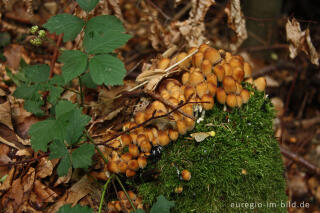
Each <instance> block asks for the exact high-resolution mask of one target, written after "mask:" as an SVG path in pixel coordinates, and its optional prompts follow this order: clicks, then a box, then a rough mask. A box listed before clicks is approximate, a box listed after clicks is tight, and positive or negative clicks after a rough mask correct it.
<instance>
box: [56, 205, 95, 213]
mask: <svg viewBox="0 0 320 213" xmlns="http://www.w3.org/2000/svg"><path fill="white" fill-rule="evenodd" d="M57 213H93V210H92V209H91V208H89V207H88V206H81V205H79V204H77V205H75V206H74V207H73V208H71V204H66V205H63V206H62V207H60V209H59V211H58V212H57Z"/></svg>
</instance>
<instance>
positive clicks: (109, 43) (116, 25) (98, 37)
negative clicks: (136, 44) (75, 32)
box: [83, 15, 131, 54]
mask: <svg viewBox="0 0 320 213" xmlns="http://www.w3.org/2000/svg"><path fill="white" fill-rule="evenodd" d="M124 32H125V29H124V27H123V25H122V23H121V21H120V20H119V19H118V18H116V17H115V16H108V15H104V16H96V17H94V18H92V19H90V20H89V21H88V23H87V26H86V29H85V35H84V39H83V46H84V48H85V50H86V52H87V53H89V54H98V53H110V52H112V51H113V50H114V49H116V48H119V47H121V46H123V45H124V44H125V43H126V42H127V41H128V40H129V39H130V37H131V36H130V35H128V34H125V33H124Z"/></svg>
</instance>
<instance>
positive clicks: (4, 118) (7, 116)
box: [0, 101, 13, 130]
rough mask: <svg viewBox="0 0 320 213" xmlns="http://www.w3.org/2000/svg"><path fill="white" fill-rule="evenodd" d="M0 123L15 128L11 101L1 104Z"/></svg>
mask: <svg viewBox="0 0 320 213" xmlns="http://www.w3.org/2000/svg"><path fill="white" fill-rule="evenodd" d="M0 123H3V124H4V125H6V126H7V127H9V128H10V129H11V130H13V126H12V121H11V107H10V102H9V101H6V102H4V103H2V104H0Z"/></svg>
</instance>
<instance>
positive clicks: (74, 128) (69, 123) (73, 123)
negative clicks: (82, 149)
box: [58, 108, 91, 145]
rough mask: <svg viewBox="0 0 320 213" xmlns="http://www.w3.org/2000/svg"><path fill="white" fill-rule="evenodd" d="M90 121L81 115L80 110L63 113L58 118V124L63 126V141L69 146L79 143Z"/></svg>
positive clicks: (87, 117)
mask: <svg viewBox="0 0 320 213" xmlns="http://www.w3.org/2000/svg"><path fill="white" fill-rule="evenodd" d="M90 119H91V117H89V116H87V115H85V114H82V112H81V109H80V108H76V109H74V110H72V111H70V112H68V113H65V114H63V115H62V116H61V117H60V118H59V120H58V122H59V123H60V122H61V125H64V126H65V127H64V128H65V140H66V141H67V142H68V143H69V144H70V145H71V144H74V143H76V142H78V141H79V139H80V137H81V136H82V134H83V130H84V128H85V127H86V125H87V124H88V122H89V121H90Z"/></svg>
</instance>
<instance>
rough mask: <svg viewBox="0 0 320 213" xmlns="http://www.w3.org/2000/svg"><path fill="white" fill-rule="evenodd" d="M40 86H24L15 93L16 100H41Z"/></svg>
mask: <svg viewBox="0 0 320 213" xmlns="http://www.w3.org/2000/svg"><path fill="white" fill-rule="evenodd" d="M37 91H38V86H37V85H32V86H28V85H26V84H22V85H21V86H20V87H17V89H16V90H15V91H14V93H13V96H14V97H16V98H23V99H33V100H36V99H40V94H39V93H37Z"/></svg>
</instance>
